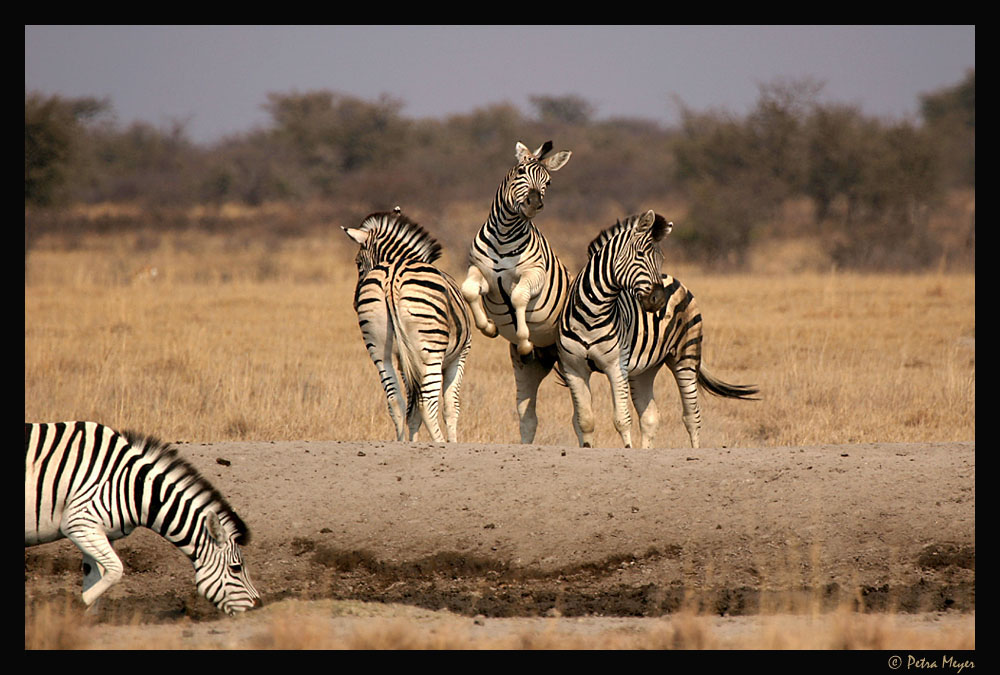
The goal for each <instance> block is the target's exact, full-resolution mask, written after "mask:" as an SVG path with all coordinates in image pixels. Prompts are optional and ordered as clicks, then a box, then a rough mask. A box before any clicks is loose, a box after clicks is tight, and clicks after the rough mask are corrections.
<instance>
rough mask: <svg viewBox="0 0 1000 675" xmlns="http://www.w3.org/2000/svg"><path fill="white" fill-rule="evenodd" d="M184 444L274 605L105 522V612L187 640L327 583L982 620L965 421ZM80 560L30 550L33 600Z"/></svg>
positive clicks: (389, 612) (610, 610)
mask: <svg viewBox="0 0 1000 675" xmlns="http://www.w3.org/2000/svg"><path fill="white" fill-rule="evenodd" d="M179 447H180V449H181V452H182V454H183V455H184V456H185V457H186V458H188V459H189V460H190V461H191V462H192V463H193V464H194V465H195V466H197V467H198V468H199V469H200V470H201V471H202V472H203V473H204V474H205V475H206V476H207V477H208V478H209V479H210V480H211V481H212V482H213V483H214V484H215V486H216V487H218V488H219V489H220V490H221V491H222V492H223V493H224V494H225V495H226V496H227V497H228V498H229V501H230V502H231V503H232V504H233V506H234V507H235V508H236V510H237V511H238V512H239V513H240V515H241V516H242V517H243V518H244V519H245V520H246V521H247V523H248V524H249V525H250V528H251V531H252V536H253V540H252V542H251V544H250V545H249V546H247V547H246V548H245V549H244V555H245V557H246V561H247V564H248V566H249V568H250V571H251V574H252V576H253V579H254V582H255V584H256V586H257V588H258V590H259V591H261V593H262V595H263V596H264V600H265V602H266V603H267V606H266V607H264V608H263V609H261V610H257V611H255V612H251V613H249V614H248V615H246V616H245V617H239V618H238V619H236V620H235V623H234V620H233V619H229V618H227V617H224V616H222V615H221V614H219V613H218V612H216V610H215V609H214V608H213V607H212V606H211V605H209V604H208V603H207V602H206V601H204V600H203V599H201V598H199V597H198V596H197V595H196V594H195V591H194V583H193V579H194V575H193V571H192V569H191V565H190V563H189V562H188V561H187V560H186V559H185V558H184V557H183V556H182V555H181V554H180V553H179V552H177V551H176V550H175V549H173V547H172V546H170V545H169V544H168V543H166V542H165V541H164V540H162V539H160V538H159V537H157V536H156V535H153V534H152V533H150V532H148V531H146V530H139V531H137V532H136V533H134V534H133V535H131V536H130V537H128V538H127V539H125V540H123V541H121V542H119V543H117V545H116V549H117V550H118V551H119V553H120V555H121V557H122V559H123V560H124V561H125V563H126V571H125V577H124V579H123V580H122V582H121V583H120V584H118V586H116V587H115V588H113V589H112V590H111V591H109V593H108V595H107V596H105V599H104V600H103V601H102V603H101V605H100V606H99V608H98V609H97V611H96V614H97V615H98V616H99V617H100V618H101V619H103V620H105V621H106V622H107V623H104V624H102V627H106V629H107V630H108V631H109V634H110V632H111V631H113V630H115V629H116V625H120V624H123V623H127V622H128V620H129V619H132V620H133V624H134V619H135V618H136V617H139V618H140V620H141V621H142V622H143V624H144V625H143V626H139V627H136V626H134V625H133V626H132V627H131V628H130V630H133V631H136V630H149V631H156V630H157V628H158V627H159V628H161V629H162V630H167V629H168V625H173V624H175V623H176V621H175V620H176V619H178V618H183V617H185V616H186V617H189V618H190V619H192V620H191V621H187V622H186V623H185V624H184V628H183V635H184V638H183V639H186V640H188V642H187V643H182V644H184V645H187V646H213V645H216V644H217V645H219V646H225V645H226V641H227V640H231V639H233V635H232V632H231V631H232V630H233V628H232V627H233V626H237V625H239V626H244V627H245V629H247V630H250V629H252V627H254V626H255V625H256V624H255V623H252V622H258V621H263V620H264V619H263V618H259V617H269V616H271V617H272V618H273V615H270V614H269V612H275V611H278V609H277V608H281V611H284V612H291V613H301V614H303V615H304V614H306V613H309V612H314V611H315V612H320V613H322V614H324V615H326V616H329V615H330V614H331V612H332V611H333V610H331V601H332V602H334V603H338V602H339V603H343V602H346V601H350V603H352V604H351V605H350V606H351V607H355V608H356V609H354V610H350V611H347V612H346V614H348V615H353V616H346V617H344V618H343V621H346V622H350V621H355V622H357V621H364V620H365V619H366V617H370V616H380V617H385V616H390V617H399V618H402V619H405V620H419V619H420V617H440V616H448V617H452V618H455V619H458V620H461V621H463V622H466V623H467V624H468V625H469V626H479V627H483V626H488V625H492V626H494V627H495V628H496V629H497V630H516V629H517V628H516V627H517V626H521V627H525V626H527V627H529V628H530V626H532V625H534V624H533V622H538V621H543V620H544V621H549V622H551V621H553V620H554V619H553V617H556V619H555V620H558V621H560V622H564V623H565V624H566V625H567V626H568V625H570V624H572V625H573V626H576V628H575V630H577V631H579V630H585V628H584V626H587V625H590V624H587V623H586V621H591V620H593V621H603V622H604V623H603V624H601V625H602V626H605V627H606V626H609V625H614V624H615V622H621V621H626V620H630V621H631V620H639V618H640V617H641V618H645V619H649V618H650V617H662V616H666V615H674V614H676V613H677V612H680V611H681V610H694V611H695V612H696V613H698V614H700V615H703V616H714V617H720V619H719V620H720V621H721V622H725V621H732V620H733V617H737V618H738V617H752V616H760V615H763V614H768V613H772V614H773V613H775V612H796V611H804V610H807V609H812V610H817V609H818V610H820V611H823V610H828V609H834V608H837V607H844V606H848V607H851V608H854V609H859V610H862V611H865V612H892V613H895V614H896V615H904V616H905V615H914V616H926V615H927V613H931V614H933V615H935V616H938V617H942V616H950V617H955V616H959V617H961V616H965V617H969V616H971V617H973V618H972V620H973V621H974V612H975V560H976V555H975V545H976V537H975V524H976V523H975V502H976V492H975V473H976V472H975V467H976V464H975V442H968V443H939V444H869V445H850V446H815V447H801V448H799V447H795V448H791V447H778V448H775V447H771V448H737V449H726V448H721V449H720V448H707V449H701V450H690V449H687V448H684V449H658V450H636V449H631V450H626V449H622V448H595V449H578V448H559V447H551V446H533V445H527V446H519V445H473V444H456V445H446V444H440V443H417V444H414V445H408V444H401V443H395V442H384V443H383V442H364V443H360V442H337V441H312V442H305V441H302V442H274V443H270V442H264V443H262V442H231V443H228V442H227V443H214V444H196V443H195V444H186V443H185V444H180V445H179ZM79 565H80V557H79V554H78V553H77V551H76V549H75V548H74V547H73V546H72V545H70V544H68V543H67V542H65V541H63V542H58V543H55V544H50V545H46V546H42V547H36V548H32V549H25V603H26V606H27V605H28V604H29V603H34V602H37V601H39V600H50V599H52V598H55V597H59V596H62V597H77V598H78V596H79V590H80V583H81V575H80V572H79ZM338 606H339V607H341V608H343V607H346V606H348V605H346V604H340V605H338ZM437 610H447V612H446V613H444V614H442V613H439V612H437ZM337 611H338V612H339V613H340V614H344V613H345V612H344V611H343V609H341V610H337ZM334 613H336V612H334ZM581 617H588V619H586V620H585V621H584V620H581ZM147 624H148V626H147ZM546 625H551V623H548V624H546ZM122 630H124V629H122ZM178 630H180V629H178ZM151 634H152V633H151ZM110 639H111V638H109V640H110ZM178 639H182V638H178ZM213 640H214V642H213ZM109 646H111V645H109Z"/></svg>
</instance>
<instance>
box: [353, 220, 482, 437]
mask: <svg viewBox="0 0 1000 675" xmlns="http://www.w3.org/2000/svg"><path fill="white" fill-rule="evenodd" d="M343 230H344V231H345V232H346V233H347V236H349V237H350V238H351V239H352V240H353V241H354V242H355V243H357V244H358V245H359V247H360V248H359V250H358V254H357V257H356V258H355V262H356V263H357V266H358V283H357V287H356V289H355V293H354V310H355V311H356V312H357V315H358V325H359V326H360V327H361V335H362V337H363V338H364V341H365V347H366V348H367V349H368V355H369V356H370V357H371V360H372V362H373V363H374V364H375V367H376V368H377V369H378V372H379V378H380V380H381V382H382V388H383V389H384V391H385V397H386V403H387V405H388V407H389V415H390V417H391V418H392V421H393V424H394V425H395V428H396V439H397V440H400V441H402V440H411V441H412V440H414V439H415V438H416V436H417V432H418V430H419V429H420V423H421V421H423V423H424V426H426V427H427V431H428V432H429V433H430V435H431V437H432V438H433V439H434V440H435V441H444V440H445V437H444V435H443V434H442V433H441V426H440V424H439V422H438V406H439V404H438V400H439V399H441V398H442V397H443V402H444V420H445V427H446V431H447V440H448V441H450V442H455V441H456V440H457V439H458V416H459V412H460V405H459V393H460V390H461V387H462V376H463V373H464V371H465V359H466V357H467V356H468V354H469V349H470V348H471V346H472V331H471V330H470V323H469V313H468V308H467V307H466V306H465V301H464V300H463V299H462V296H461V294H460V292H459V290H458V285H457V284H456V283H455V280H454V279H452V278H451V276H449V275H448V274H447V273H445V272H443V271H441V270H439V269H438V268H437V267H435V266H434V265H433V263H434V261H436V260H437V259H438V258H439V257H440V256H441V245H440V244H439V243H438V242H437V241H436V240H435V239H434V238H433V237H432V236H431V235H430V234H428V233H427V231H426V230H424V228H423V227H421V226H420V225H418V224H417V223H415V222H414V221H412V220H410V219H409V218H407V217H406V216H405V215H403V213H402V212H401V210H400V209H399V207H396V208H395V209H393V211H391V212H377V213H372V214H371V215H369V216H368V217H367V218H365V219H364V220H363V221H362V222H361V225H359V226H358V227H356V228H351V227H345V228H343ZM394 361H395V362H398V365H399V372H397V369H396V366H395V364H394ZM400 375H401V376H402V377H400ZM401 379H402V383H401V382H400V380H401ZM401 384H402V386H401ZM404 388H405V392H406V393H405V397H404V396H403V391H404ZM442 395H443V396H442ZM407 431H408V432H409V433H408V435H407Z"/></svg>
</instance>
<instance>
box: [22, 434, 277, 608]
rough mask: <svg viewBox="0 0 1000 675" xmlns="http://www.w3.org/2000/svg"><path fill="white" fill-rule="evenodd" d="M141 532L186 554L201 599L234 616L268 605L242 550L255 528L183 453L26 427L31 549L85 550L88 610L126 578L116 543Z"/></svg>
mask: <svg viewBox="0 0 1000 675" xmlns="http://www.w3.org/2000/svg"><path fill="white" fill-rule="evenodd" d="M137 527H146V528H149V529H150V530H152V531H154V532H156V533H157V534H159V535H160V536H162V537H163V538H165V539H166V540H167V541H169V542H171V543H172V544H174V545H175V546H177V547H178V548H179V549H180V550H181V551H183V552H184V554H185V555H187V556H188V558H190V559H191V562H192V563H193V564H194V578H195V584H196V586H197V588H198V591H199V592H200V593H201V594H202V595H203V596H204V597H206V598H207V599H208V600H209V601H211V602H212V603H214V604H215V606H216V607H218V608H219V609H221V610H222V611H223V612H225V613H226V614H230V615H231V614H235V613H237V612H242V611H244V610H247V609H250V608H253V607H257V606H259V605H261V604H262V603H261V599H260V594H259V593H257V590H256V589H255V588H254V587H253V584H252V583H251V582H250V575H249V574H248V573H247V571H246V568H245V567H244V565H243V555H242V553H241V551H240V546H241V545H245V544H246V543H247V542H248V541H249V538H250V532H249V530H248V529H247V526H246V525H245V524H244V523H243V521H242V520H241V519H240V517H239V516H237V515H236V512H235V511H233V509H232V507H231V506H229V504H228V503H227V502H226V500H225V498H223V496H222V495H221V494H219V492H218V491H217V490H216V489H215V488H213V487H212V486H211V485H210V484H209V482H208V481H207V480H206V479H205V478H204V477H202V476H201V475H200V474H199V473H198V471H197V470H196V469H194V467H192V466H191V465H190V464H188V463H187V462H186V461H184V460H183V459H181V458H180V456H178V454H177V451H176V449H175V448H173V447H172V446H170V445H167V444H165V443H163V442H161V441H159V440H157V439H156V438H152V437H148V436H145V437H144V436H140V435H138V434H135V433H133V432H128V431H126V432H123V433H118V432H117V431H114V430H112V429H109V428H108V427H105V426H103V425H101V424H97V423H96V422H52V423H42V424H27V423H26V424H25V425H24V545H25V547H28V546H35V545H37V544H44V543H47V542H51V541H56V540H57V539H62V538H64V537H65V538H68V539H69V540H70V541H72V542H73V543H74V544H76V546H77V547H78V548H79V549H80V550H81V551H82V552H83V568H84V577H83V601H84V603H86V604H87V605H88V606H92V605H93V604H94V602H95V601H96V600H97V599H98V598H100V597H101V595H102V594H103V593H104V592H105V591H107V590H108V588H110V587H111V586H112V585H113V584H115V583H117V582H118V581H119V580H120V579H121V576H122V570H123V567H122V562H121V560H120V559H119V558H118V556H117V555H116V554H115V551H114V549H113V548H112V546H111V543H110V541H112V540H115V539H120V538H121V537H124V536H126V535H128V534H129V533H131V532H132V530H134V529H135V528H137Z"/></svg>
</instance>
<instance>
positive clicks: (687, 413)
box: [673, 368, 701, 448]
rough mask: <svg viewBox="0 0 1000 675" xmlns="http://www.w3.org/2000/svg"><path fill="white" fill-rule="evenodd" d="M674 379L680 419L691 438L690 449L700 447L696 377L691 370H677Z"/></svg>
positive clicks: (699, 414) (699, 412)
mask: <svg viewBox="0 0 1000 675" xmlns="http://www.w3.org/2000/svg"><path fill="white" fill-rule="evenodd" d="M673 372H674V379H675V380H677V390H678V391H679V392H680V395H681V407H682V408H683V410H684V415H683V417H682V419H683V420H684V426H685V427H686V428H687V432H688V436H689V437H690V438H691V447H692V448H698V447H700V444H701V441H700V439H699V432H700V430H701V408H699V406H698V377H697V372H696V371H695V370H694V369H692V368H677V369H676V370H674V371H673Z"/></svg>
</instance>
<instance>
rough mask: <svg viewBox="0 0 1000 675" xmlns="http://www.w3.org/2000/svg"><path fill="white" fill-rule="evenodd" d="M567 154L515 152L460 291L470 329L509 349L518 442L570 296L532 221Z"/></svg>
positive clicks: (530, 430)
mask: <svg viewBox="0 0 1000 675" xmlns="http://www.w3.org/2000/svg"><path fill="white" fill-rule="evenodd" d="M571 154H572V153H571V152H569V151H561V152H557V153H554V154H553V153H552V141H546V142H545V143H544V144H543V145H542V146H541V147H539V148H538V149H537V150H536V151H534V152H532V151H531V150H529V149H528V148H527V147H526V146H525V145H524V144H523V143H517V144H516V145H515V157H516V163H515V165H514V166H513V167H512V168H511V169H510V171H508V172H507V175H506V176H504V179H503V181H502V182H501V183H500V187H499V188H498V189H497V192H496V197H495V198H494V200H493V205H492V207H491V208H490V213H489V217H488V218H487V220H486V222H485V223H484V224H483V226H482V227H481V228H480V230H479V232H478V234H477V235H476V237H475V239H474V240H473V242H472V245H471V247H470V250H469V271H468V274H467V276H466V279H465V281H464V282H463V284H462V295H463V296H464V297H465V300H466V302H468V303H469V307H471V309H472V316H473V319H474V320H475V323H476V327H477V328H478V329H479V330H480V331H481V332H482V333H483V335H485V336H487V337H490V338H493V337H496V336H497V335H502V336H503V337H504V338H505V339H506V340H508V341H509V342H510V343H511V346H510V358H511V363H512V365H513V367H514V377H515V382H516V385H517V410H518V416H519V418H520V431H521V442H522V443H530V442H531V441H532V440H534V437H535V430H536V428H537V426H538V418H537V415H536V412H535V401H536V398H537V394H538V386H539V385H540V384H541V382H542V380H543V379H544V378H545V376H546V375H548V373H549V371H550V370H551V369H552V367H553V365H554V363H555V342H556V338H557V337H558V334H559V314H560V313H561V311H562V308H563V305H564V304H565V302H566V298H567V296H568V292H569V273H568V272H567V271H566V268H565V266H564V265H563V264H562V263H561V262H560V261H559V259H558V258H557V257H556V255H555V254H554V253H553V252H552V249H551V247H550V246H549V243H548V241H547V240H546V239H545V237H544V236H542V234H541V232H539V231H538V230H537V229H536V228H535V226H534V224H533V223H532V222H531V219H532V218H534V216H535V215H536V214H537V213H538V212H539V211H540V210H541V209H542V208H543V207H544V197H545V190H546V188H547V187H548V185H549V180H550V177H549V176H550V173H551V172H553V171H558V170H559V169H561V168H562V167H563V166H565V165H566V162H568V161H569V158H570V155H571Z"/></svg>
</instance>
